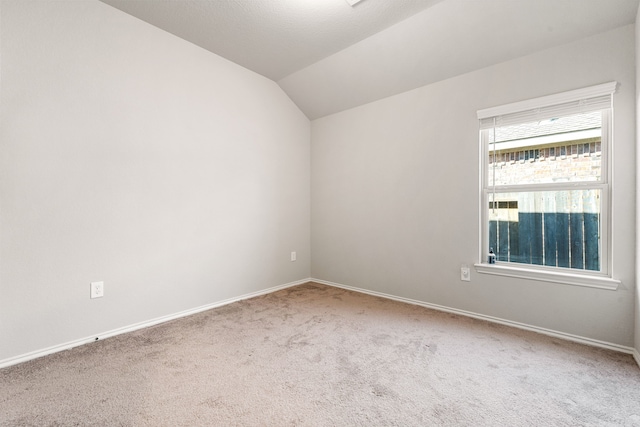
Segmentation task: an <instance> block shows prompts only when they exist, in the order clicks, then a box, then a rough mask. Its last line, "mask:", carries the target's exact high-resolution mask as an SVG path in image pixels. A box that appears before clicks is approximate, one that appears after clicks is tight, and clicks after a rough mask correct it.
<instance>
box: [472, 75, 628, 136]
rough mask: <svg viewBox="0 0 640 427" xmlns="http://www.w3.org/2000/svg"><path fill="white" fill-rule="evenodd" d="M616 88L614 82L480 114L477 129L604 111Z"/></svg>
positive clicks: (501, 107)
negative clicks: (478, 127)
mask: <svg viewBox="0 0 640 427" xmlns="http://www.w3.org/2000/svg"><path fill="white" fill-rule="evenodd" d="M616 86H617V83H616V82H610V83H604V84H601V85H597V86H591V87H589V88H584V89H578V90H575V91H571V92H564V93H561V94H556V95H550V96H545V97H541V98H536V99H532V100H527V101H523V102H515V103H513V104H508V105H503V106H500V107H495V108H487V109H484V110H479V111H478V119H479V120H480V129H491V128H493V127H494V126H495V127H501V126H508V125H515V124H519V123H529V122H535V121H540V120H546V119H552V118H555V117H559V116H567V115H572V114H580V113H589V112H591V111H600V110H606V109H609V108H611V102H612V99H613V93H614V92H615V90H616Z"/></svg>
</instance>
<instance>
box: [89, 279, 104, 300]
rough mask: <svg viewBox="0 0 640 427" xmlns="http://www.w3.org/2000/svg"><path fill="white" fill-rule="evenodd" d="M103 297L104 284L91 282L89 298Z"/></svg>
mask: <svg viewBox="0 0 640 427" xmlns="http://www.w3.org/2000/svg"><path fill="white" fill-rule="evenodd" d="M103 296H104V282H91V298H102V297H103Z"/></svg>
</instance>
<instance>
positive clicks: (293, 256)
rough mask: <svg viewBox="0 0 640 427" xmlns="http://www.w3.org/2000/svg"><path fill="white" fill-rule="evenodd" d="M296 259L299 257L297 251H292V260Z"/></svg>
mask: <svg viewBox="0 0 640 427" xmlns="http://www.w3.org/2000/svg"><path fill="white" fill-rule="evenodd" d="M296 259H298V256H297V255H296V253H295V252H291V261H295V260H296Z"/></svg>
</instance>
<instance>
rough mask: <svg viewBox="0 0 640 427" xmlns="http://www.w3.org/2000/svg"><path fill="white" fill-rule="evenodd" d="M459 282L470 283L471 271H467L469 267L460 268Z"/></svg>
mask: <svg viewBox="0 0 640 427" xmlns="http://www.w3.org/2000/svg"><path fill="white" fill-rule="evenodd" d="M460 280H462V281H463V282H470V281H471V271H470V270H469V267H467V266H462V267H461V268H460Z"/></svg>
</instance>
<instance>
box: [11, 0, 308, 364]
mask: <svg viewBox="0 0 640 427" xmlns="http://www.w3.org/2000/svg"><path fill="white" fill-rule="evenodd" d="M1 8H2V9H1V19H2V20H1V29H2V33H1V37H2V39H1V42H2V44H1V54H2V70H1V79H2V88H1V99H2V106H1V111H0V113H1V119H0V120H1V121H0V156H1V161H0V162H1V163H0V203H1V209H2V215H1V217H0V233H1V235H2V239H1V242H0V271H1V275H0V343H2V344H1V345H0V361H2V360H8V359H11V358H16V357H17V356H20V355H24V354H27V353H29V352H34V351H39V350H42V349H45V348H47V347H50V346H56V345H61V344H63V343H66V342H72V341H74V340H78V339H82V338H85V337H90V336H92V335H98V334H100V333H102V332H105V331H111V330H114V329H116V328H120V327H125V326H127V325H132V324H135V323H137V322H144V321H148V320H149V319H154V318H157V317H160V316H164V315H170V314H173V313H177V312H180V311H182V310H188V309H192V308H195V307H199V306H202V305H206V304H210V303H214V302H217V301H221V300H224V299H227V298H232V297H237V296H241V295H244V294H247V293H251V292H256V291H260V290H263V289H266V288H269V287H273V286H277V285H283V284H286V283H290V282H294V281H297V280H301V279H305V278H307V277H309V268H310V261H309V259H310V251H309V249H310V243H309V217H310V211H309V210H310V196H309V185H310V183H309V162H310V159H309V141H310V124H309V121H308V120H307V119H306V118H305V117H304V115H303V114H302V113H301V112H300V111H299V110H298V108H297V107H295V105H294V104H293V103H292V102H291V101H290V100H289V98H288V97H287V96H286V95H284V93H283V92H282V90H281V89H280V88H279V87H278V86H277V85H276V84H275V83H274V82H272V81H270V80H268V79H266V78H263V77H261V76H259V75H257V74H254V73H252V72H250V71H248V70H246V69H243V68H241V67H239V66H237V65H235V64H232V63H230V62H228V61H226V60H224V59H222V58H220V57H218V56H216V55H213V54H211V53H209V52H206V51H204V50H202V49H200V48H198V47H196V46H194V45H192V44H189V43H187V42H185V41H183V40H181V39H178V38H176V37H174V36H172V35H170V34H168V33H166V32H163V31H161V30H159V29H157V28H155V27H152V26H150V25H148V24H145V23H143V22H142V21H139V20H137V19H135V18H133V17H131V16H129V15H126V14H124V13H122V12H120V11H118V10H116V9H113V8H111V7H110V6H107V5H106V4H103V3H100V2H98V1H82V2H78V1H55V2H52V1H28V2H27V1H3V2H2V3H1ZM294 250H295V251H297V253H298V260H297V262H295V263H293V262H291V261H290V259H289V257H290V252H291V251H294ZM99 280H103V281H104V282H105V296H104V298H102V299H95V300H91V299H89V283H90V282H91V281H99Z"/></svg>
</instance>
